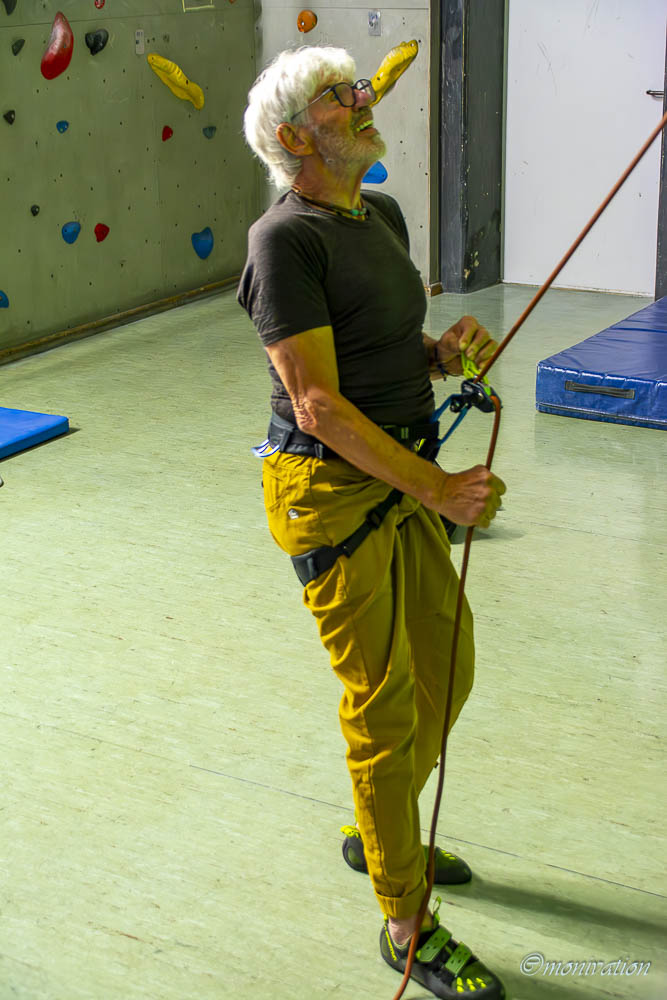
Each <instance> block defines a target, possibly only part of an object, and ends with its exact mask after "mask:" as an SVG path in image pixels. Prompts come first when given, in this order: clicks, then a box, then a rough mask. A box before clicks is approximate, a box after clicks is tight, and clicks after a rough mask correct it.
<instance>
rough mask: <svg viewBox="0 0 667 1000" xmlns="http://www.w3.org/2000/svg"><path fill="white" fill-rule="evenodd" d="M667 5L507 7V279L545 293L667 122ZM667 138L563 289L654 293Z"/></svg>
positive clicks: (601, 225)
mask: <svg viewBox="0 0 667 1000" xmlns="http://www.w3.org/2000/svg"><path fill="white" fill-rule="evenodd" d="M666 13H667V7H666V5H665V0H557V2H555V0H509V39H508V76H507V126H506V177H505V221H504V233H505V239H504V280H505V281H507V282H517V283H527V284H541V283H542V282H543V281H544V280H545V278H546V277H547V275H548V274H549V273H550V272H551V271H552V270H553V268H554V266H555V265H556V263H557V262H558V261H559V260H560V258H561V257H562V256H563V254H564V253H565V251H566V250H567V249H568V248H569V246H570V245H571V244H572V242H573V241H574V239H575V237H576V236H577V234H578V233H579V232H580V230H581V229H582V228H583V227H584V224H585V223H586V222H587V221H588V219H589V218H590V217H591V216H592V214H593V212H594V211H595V209H596V208H597V207H598V205H599V203H600V202H601V201H602V199H603V198H604V197H605V195H606V194H607V193H608V192H609V190H610V189H611V188H612V186H613V185H614V183H615V182H616V180H617V179H618V177H619V176H620V175H621V173H622V172H623V170H624V169H625V167H626V166H627V165H628V164H629V162H630V160H631V159H632V158H633V156H634V155H635V153H636V152H637V151H638V150H639V148H640V147H641V145H642V144H643V142H644V141H645V140H646V138H647V137H648V135H649V134H650V132H651V131H652V129H653V128H654V127H655V125H657V123H658V121H659V120H660V118H661V116H662V101H661V100H656V99H655V98H651V97H648V96H647V95H646V91H647V90H648V89H654V90H662V87H663V80H664V60H665V20H666ZM659 155H660V141H659V139H658V140H657V141H656V142H655V143H654V144H653V146H652V147H651V149H650V150H649V152H648V153H647V154H646V156H645V157H644V160H643V161H642V163H641V164H640V165H639V166H638V167H637V169H636V170H635V172H634V173H633V174H632V176H631V177H630V179H629V180H628V181H627V183H626V184H625V186H624V188H623V189H622V190H621V192H620V193H619V194H618V195H617V197H616V198H615V199H614V201H613V202H612V203H611V205H610V207H609V208H608V209H607V211H606V213H605V214H604V215H603V216H602V218H601V219H600V221H599V222H598V223H597V225H596V226H595V227H594V229H593V230H592V232H591V233H590V235H589V236H588V237H587V238H586V240H585V241H584V243H583V244H582V246H581V247H580V248H579V250H577V252H576V254H575V255H574V257H573V259H572V261H571V262H570V263H569V264H568V265H567V267H566V268H565V269H564V271H563V272H562V274H561V276H560V278H559V280H558V282H557V283H556V285H557V286H560V287H571V288H572V287H573V288H592V289H608V290H612V291H619V292H633V293H639V294H646V295H653V290H654V286H655V261H656V239H657V218H658V191H659Z"/></svg>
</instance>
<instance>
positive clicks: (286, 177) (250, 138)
mask: <svg viewBox="0 0 667 1000" xmlns="http://www.w3.org/2000/svg"><path fill="white" fill-rule="evenodd" d="M355 71H356V66H355V62H354V59H353V58H352V56H351V55H350V54H349V52H346V51H345V49H336V48H333V47H332V46H320V47H316V46H313V45H302V46H301V47H300V48H298V49H286V50H285V51H284V52H281V53H280V54H279V55H277V56H276V58H275V59H274V60H273V62H271V63H270V64H269V65H268V66H267V67H266V69H264V70H263V71H262V72H261V73H260V75H259V76H258V77H257V79H256V80H255V82H254V84H253V86H252V88H251V90H250V93H249V94H248V107H247V108H246V110H245V114H244V116H243V131H244V134H245V139H246V142H247V143H248V145H249V146H250V148H251V149H252V151H253V153H254V154H255V155H256V156H257V157H258V158H259V159H260V160H261V161H262V163H263V164H264V166H265V167H266V168H267V170H268V173H269V178H270V180H271V182H272V183H273V184H274V185H275V186H276V187H277V188H278V189H281V188H287V187H291V186H292V184H293V183H294V181H295V179H296V177H297V174H298V173H299V171H300V170H301V163H302V161H301V158H300V157H298V156H294V154H293V153H290V152H289V151H288V150H287V149H285V147H284V146H281V144H280V143H279V141H278V139H277V138H276V128H277V127H278V125H280V123H281V122H289V120H290V118H291V116H292V115H294V114H296V112H297V111H300V110H301V108H304V107H305V106H306V105H307V104H308V103H309V102H310V101H312V100H313V98H314V97H315V94H316V93H317V90H318V88H319V87H321V86H322V84H323V83H327V82H328V81H329V80H333V82H337V80H345V79H354V76H355ZM302 122H303V124H307V122H308V112H306V114H305V115H304V117H303V119H302Z"/></svg>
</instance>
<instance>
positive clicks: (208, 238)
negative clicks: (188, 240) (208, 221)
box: [192, 226, 213, 260]
mask: <svg viewBox="0 0 667 1000" xmlns="http://www.w3.org/2000/svg"><path fill="white" fill-rule="evenodd" d="M192 245H193V247H194V248H195V253H196V254H197V256H199V257H201V259H202V260H206V258H207V257H208V255H209V254H210V252H211V250H212V249H213V233H212V231H211V227H210V226H207V227H206V229H202V231H201V233H193V234H192Z"/></svg>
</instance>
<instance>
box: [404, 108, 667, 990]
mask: <svg viewBox="0 0 667 1000" xmlns="http://www.w3.org/2000/svg"><path fill="white" fill-rule="evenodd" d="M666 125H667V112H666V113H665V114H664V115H663V116H662V118H661V120H660V122H659V123H658V125H657V126H656V127H655V128H654V130H653V131H652V132H651V135H650V136H649V137H648V139H647V140H646V142H645V143H644V145H643V146H642V147H641V149H640V150H639V152H638V153H637V155H636V156H635V157H634V159H633V160H632V162H631V163H630V164H629V166H628V167H627V168H626V170H624V172H623V173H622V174H621V176H620V177H619V179H618V181H617V182H616V184H614V186H613V188H612V189H611V191H610V192H609V194H608V195H607V197H606V198H605V199H604V201H603V202H602V204H601V205H600V207H599V208H598V209H597V211H596V212H595V213H594V214H593V215H592V216H591V218H590V220H589V221H588V222H587V223H586V225H585V226H584V228H583V229H582V231H581V233H580V234H579V236H577V238H576V240H575V241H574V243H573V244H572V246H571V247H570V249H569V250H568V251H567V253H566V254H565V256H564V257H563V258H562V260H561V261H560V262H559V263H558V264H557V265H556V267H555V268H554V270H553V271H552V272H551V274H550V275H549V277H548V278H547V280H546V281H545V282H544V284H543V285H542V287H541V288H540V289H539V291H538V292H537V293H536V294H535V295H534V297H533V298H532V299H531V301H530V302H529V304H528V305H527V306H526V308H525V309H524V311H523V312H522V313H521V315H520V316H519V318H518V320H517V321H516V323H515V324H514V326H513V327H512V328H511V330H510V331H509V332H508V333H507V335H506V336H505V337H504V338H503V340H502V341H501V342H500V344H499V345H498V347H497V348H496V350H495V352H494V353H493V354H492V355H491V357H490V358H489V359H488V361H486V363H485V364H484V365H483V367H482V368H481V369H480V371H479V372H478V373H477V375H475V377H474V379H473V381H474V382H481V380H482V379H483V378H484V376H485V375H486V373H487V372H488V371H489V369H490V368H491V367H492V365H494V364H495V363H496V361H497V360H498V358H499V357H500V355H501V354H502V353H503V351H504V350H505V348H506V347H507V346H508V344H509V343H510V341H511V340H512V339H513V337H514V336H515V335H516V334H517V333H518V332H519V330H520V329H521V327H522V326H523V324H524V323H525V322H526V320H527V319H528V317H529V316H530V314H531V313H532V311H533V309H534V308H535V306H536V305H537V303H538V302H539V301H540V299H541V298H542V297H543V295H545V293H546V292H547V291H548V290H549V288H550V287H551V285H552V284H553V282H554V281H555V280H556V278H557V277H558V275H559V274H560V272H561V271H562V270H563V268H564V267H565V265H566V264H567V262H568V261H569V259H570V257H572V255H573V253H574V252H575V250H576V249H577V247H578V246H579V244H580V243H581V242H582V240H583V239H584V238H585V237H586V236H587V235H588V233H589V232H590V230H591V229H592V228H593V226H594V225H595V223H596V222H597V220H598V219H599V218H600V216H601V215H602V213H603V212H604V210H605V209H606V208H607V206H608V205H609V203H610V201H611V200H612V198H613V197H614V196H615V195H616V194H617V193H618V191H619V190H620V189H621V187H622V186H623V185H624V184H625V182H626V180H627V179H628V177H629V176H630V174H631V173H632V171H633V170H634V169H635V167H636V166H637V164H638V163H639V161H640V160H641V159H642V157H643V156H644V154H645V153H646V151H647V150H648V149H649V147H650V146H651V145H652V144H653V142H654V141H655V140H656V139H657V137H658V136H659V135H660V133H661V132H662V130H663V129H664V128H665V126H666ZM491 400H492V401H493V405H494V420H493V429H492V432H491V441H490V444H489V450H488V454H487V457H486V463H485V464H486V468H487V469H489V470H490V469H491V465H492V463H493V456H494V454H495V450H496V442H497V440H498V431H499V430H500V400H499V399H498V397H497V396H495V395H493V393H491ZM474 530H475V529H474V528H468V530H467V532H466V538H465V544H464V547H463V559H462V561H461V574H460V580H459V589H458V596H457V602H456V615H455V618H454V634H453V637H452V649H451V655H450V663H449V685H448V691H447V705H446V708H445V721H444V725H443V730H442V742H441V745H440V768H439V773H438V786H437V791H436V797H435V804H434V807H433V817H432V820H431V831H430V836H429V851H428V866H427V872H426V882H427V884H426V892H425V893H424V899H423V900H422V905H421V908H420V910H419V913H418V915H417V931H416V932H415V933H414V934H413V935H412V940H411V941H410V950H409V952H408V958H407V962H406V966H405V972H404V974H403V979H402V981H401V985H400V986H399V988H398V991H397V993H396V994H395V995H394V998H393V1000H400V998H401V997H402V996H403V994H404V992H405V989H406V987H407V985H408V981H409V979H410V974H411V971H412V966H413V963H414V959H415V952H416V950H417V939H418V937H419V928H420V927H421V925H422V922H423V920H424V917H425V915H426V911H427V909H428V904H429V900H430V897H431V891H432V889H433V876H434V869H435V833H436V828H437V825H438V816H439V813H440V805H441V802H442V795H443V788H444V782H445V761H446V754H447V734H448V732H449V721H450V718H451V708H452V692H453V690H454V673H455V669H456V653H457V650H458V641H459V631H460V622H461V610H462V607H463V594H464V592H465V581H466V576H467V573H468V562H469V559H470V544H471V542H472V537H473V533H474Z"/></svg>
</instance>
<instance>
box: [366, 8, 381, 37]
mask: <svg viewBox="0 0 667 1000" xmlns="http://www.w3.org/2000/svg"><path fill="white" fill-rule="evenodd" d="M368 34H369V35H381V34H382V11H381V10H369V12H368Z"/></svg>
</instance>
